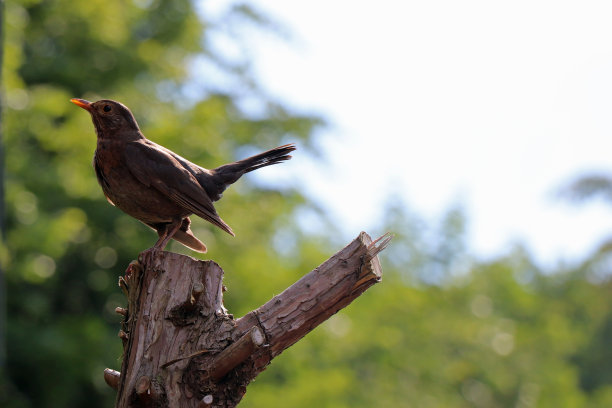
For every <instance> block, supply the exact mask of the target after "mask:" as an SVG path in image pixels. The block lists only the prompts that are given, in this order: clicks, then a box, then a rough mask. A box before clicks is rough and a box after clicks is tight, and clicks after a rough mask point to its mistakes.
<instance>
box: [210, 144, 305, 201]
mask: <svg viewBox="0 0 612 408" xmlns="http://www.w3.org/2000/svg"><path fill="white" fill-rule="evenodd" d="M295 149H296V147H295V144H294V143H290V144H286V145H283V146H279V147H275V148H274V149H270V150H268V151H265V152H263V153H259V154H256V155H255V156H251V157H247V158H246V159H242V160H238V161H237V162H234V163H229V164H225V165H223V166H220V167H217V168H216V169H214V170H213V173H214V174H215V176H216V178H217V181H218V182H219V184H220V185H219V186H218V187H221V188H220V191H219V193H221V192H223V190H225V187H227V186H228V185H230V184H232V183H234V182H235V181H236V180H238V179H239V178H240V177H241V176H242V175H243V174H245V173H248V172H251V171H253V170H257V169H260V168H262V167H266V166H271V165H273V164H277V163H281V162H283V161H286V160H289V159H291V155H290V154H289V153H291V152H292V151H294V150H295Z"/></svg>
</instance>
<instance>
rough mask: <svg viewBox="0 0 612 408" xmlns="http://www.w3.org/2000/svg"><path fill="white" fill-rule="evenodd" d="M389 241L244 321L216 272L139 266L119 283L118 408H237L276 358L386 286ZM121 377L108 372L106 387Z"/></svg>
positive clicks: (199, 265) (195, 263) (344, 254)
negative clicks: (124, 299)
mask: <svg viewBox="0 0 612 408" xmlns="http://www.w3.org/2000/svg"><path fill="white" fill-rule="evenodd" d="M381 238H382V239H379V240H377V241H375V242H372V240H371V239H370V237H369V236H368V235H367V234H366V233H361V234H360V235H359V237H357V238H356V239H355V240H354V241H353V242H351V243H350V244H349V245H347V246H346V247H345V248H344V249H342V250H341V251H339V252H338V253H336V254H335V255H334V256H332V257H331V258H330V259H328V260H327V261H325V262H324V263H323V264H322V265H320V266H319V267H318V268H316V269H315V270H314V271H312V272H310V273H309V274H307V275H305V276H304V277H302V278H301V279H300V280H299V281H297V282H296V283H295V284H293V285H292V286H290V287H289V288H287V289H286V290H285V291H284V292H283V293H281V294H279V295H277V296H275V297H274V298H273V299H271V300H270V301H269V302H267V303H266V304H264V305H262V306H261V307H260V308H258V309H257V310H254V311H252V312H250V313H248V314H247V315H245V316H244V317H242V318H240V319H238V320H234V319H233V317H232V316H231V315H229V314H228V313H227V311H226V309H225V308H224V307H223V290H224V287H223V284H222V281H223V271H222V270H221V268H220V267H219V266H218V265H217V264H216V263H215V262H213V261H200V260H196V259H193V258H190V257H187V256H184V255H179V254H174V253H170V252H156V253H148V254H146V256H145V259H140V262H138V263H136V262H133V263H131V264H130V266H129V267H128V270H127V271H126V276H125V277H123V278H120V286H121V288H122V290H124V292H125V293H126V294H127V296H128V307H127V309H126V310H117V312H118V313H120V314H122V315H124V316H125V320H124V322H123V324H122V329H121V333H122V335H120V337H121V338H122V340H123V342H124V358H123V364H122V368H121V375H120V377H119V381H118V385H116V388H117V389H118V396H117V404H116V406H117V407H121V408H124V407H201V406H211V407H234V406H236V404H238V402H239V401H240V399H241V398H242V397H243V395H244V393H245V392H246V386H247V385H248V384H249V382H250V381H252V380H253V379H254V378H255V377H256V376H257V374H259V373H260V372H261V371H262V370H264V369H265V367H266V366H267V365H268V364H269V363H270V361H271V360H272V359H273V358H274V357H276V356H277V355H278V354H280V353H281V352H282V351H283V350H284V349H286V348H287V347H289V346H291V345H292V344H294V343H295V342H296V341H298V340H299V339H300V338H302V337H304V336H305V335H306V334H307V333H308V332H310V331H311V330H312V329H313V328H315V327H316V326H317V325H319V324H320V323H322V322H323V321H325V320H326V319H328V318H329V317H330V316H331V315H333V314H334V313H336V312H337V311H338V310H340V309H342V308H343V307H345V306H347V305H348V304H349V303H350V302H352V301H353V300H354V299H355V298H357V297H358V296H359V295H361V294H362V293H363V292H364V291H365V290H366V289H368V288H369V287H370V286H371V285H373V284H374V283H376V282H379V281H380V279H381V276H382V269H381V267H380V263H379V261H378V258H377V256H376V255H377V254H378V252H380V251H381V250H382V249H384V248H385V246H386V245H387V244H388V243H389V240H390V237H389V236H383V237H381ZM109 371H111V370H109ZM115 373H116V372H115ZM107 376H108V378H107ZM116 377H117V375H114V374H113V375H111V374H107V373H106V372H105V379H107V382H109V380H111V382H112V381H113V379H114V378H116ZM111 382H109V384H111ZM111 386H112V384H111Z"/></svg>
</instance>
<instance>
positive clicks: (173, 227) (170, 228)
mask: <svg viewBox="0 0 612 408" xmlns="http://www.w3.org/2000/svg"><path fill="white" fill-rule="evenodd" d="M181 225H183V219H182V218H179V219H174V220H172V222H171V223H170V224H166V228H165V229H164V231H163V232H160V233H159V239H158V240H157V242H156V243H155V245H153V248H152V249H154V250H158V251H163V250H164V248H165V247H166V245H168V241H170V239H171V238H172V237H173V236H174V234H176V231H178V230H179V228H181Z"/></svg>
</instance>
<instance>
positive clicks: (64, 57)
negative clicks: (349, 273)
mask: <svg viewBox="0 0 612 408" xmlns="http://www.w3.org/2000/svg"><path fill="white" fill-rule="evenodd" d="M243 25H252V26H255V27H260V28H261V29H264V30H268V29H273V30H275V31H282V30H276V28H275V26H274V23H273V22H271V21H270V20H269V19H267V18H266V17H265V16H264V15H262V14H260V13H258V12H257V11H256V10H253V9H251V8H249V7H247V6H245V5H244V4H237V5H235V6H233V7H228V9H227V11H226V12H225V13H222V14H220V15H219V16H216V17H215V18H212V17H208V16H206V15H204V16H202V15H201V14H198V13H196V11H195V10H194V5H193V4H192V2H190V1H188V0H172V1H171V0H133V1H126V2H108V1H104V2H103V1H99V0H88V1H76V2H75V1H67V0H48V1H42V0H15V1H11V2H9V3H7V4H6V6H5V43H4V66H3V73H2V74H3V80H4V91H5V98H4V102H5V107H6V108H5V112H4V113H5V116H4V118H3V119H4V120H3V123H2V126H3V132H4V143H5V162H6V180H5V183H6V199H7V206H6V213H7V214H6V228H7V243H6V245H5V250H3V251H2V252H1V253H0V256H1V257H2V262H3V265H4V269H5V271H6V276H5V278H6V285H7V295H8V296H7V300H6V301H7V322H6V323H7V324H6V328H7V332H6V333H4V335H5V339H6V343H7V357H6V362H5V366H4V367H3V372H2V378H0V381H1V382H0V406H3V407H11V408H13V407H78V406H88V407H109V406H112V405H113V401H114V392H113V391H112V390H111V389H110V388H108V387H107V386H106V385H105V384H104V381H103V378H102V370H103V369H104V368H105V367H110V368H114V369H118V368H119V366H120V358H121V346H120V341H119V339H118V338H117V331H118V329H119V320H120V319H119V317H118V316H116V315H115V313H114V308H115V307H116V306H120V305H124V304H125V299H124V297H123V295H122V294H121V293H120V291H119V289H118V288H117V286H116V279H117V276H119V275H120V274H122V273H123V270H124V268H125V267H126V266H127V265H128V263H129V262H130V261H131V260H132V259H134V258H135V257H136V256H137V254H138V253H139V252H140V251H141V250H143V249H145V248H148V247H149V246H151V245H152V244H153V243H154V242H155V239H156V236H155V234H154V233H153V232H152V231H150V230H148V229H147V228H146V227H144V226H143V225H141V224H140V223H138V222H137V221H135V220H133V219H130V218H129V217H127V216H125V215H123V214H122V213H121V212H120V211H118V210H117V209H115V208H113V207H112V206H110V205H109V204H108V203H107V202H106V200H105V199H104V197H103V195H102V193H101V191H100V188H99V187H98V185H97V182H96V180H95V175H94V172H93V169H92V168H91V157H92V155H93V151H94V148H95V135H94V131H93V127H92V125H91V123H90V119H89V117H88V115H86V114H85V113H84V112H83V111H82V110H80V109H78V108H76V107H75V106H74V105H72V104H70V103H69V102H68V100H69V99H70V98H71V97H84V98H87V99H91V100H96V99H98V98H101V97H104V98H112V99H117V100H120V101H122V102H124V103H126V104H127V105H128V106H130V108H132V110H133V112H134V113H135V115H136V117H137V119H138V121H139V123H140V125H141V127H142V128H143V130H144V132H145V134H146V135H147V136H148V137H149V138H150V139H152V140H154V141H156V142H159V143H161V144H163V145H165V146H167V147H169V148H171V149H173V150H175V151H177V152H179V153H180V154H183V155H185V156H186V157H188V158H189V159H191V160H193V161H194V162H196V163H199V164H201V165H204V166H207V167H213V166H216V165H219V164H222V163H225V162H227V161H230V160H234V159H237V158H239V157H243V156H245V154H244V153H245V152H246V151H247V150H249V151H250V150H251V149H258V150H261V149H265V148H270V147H273V146H275V145H277V144H279V143H281V142H287V141H293V142H297V143H298V145H299V146H300V150H298V152H297V155H300V154H305V153H304V151H305V150H307V149H304V147H307V146H308V145H309V141H310V139H311V138H312V134H313V130H314V129H315V128H316V127H317V126H319V125H321V124H322V121H321V119H320V118H317V117H312V116H308V115H299V114H296V113H295V112H292V111H290V110H288V109H287V108H284V107H283V106H282V105H280V104H278V103H276V102H275V101H274V100H272V99H271V98H269V97H267V96H266V95H265V93H264V92H263V91H261V90H260V89H259V88H258V87H257V84H256V83H255V82H254V81H253V78H251V77H250V76H249V61H248V58H229V57H228V56H227V55H225V54H223V53H222V52H219V50H216V48H215V47H214V46H213V45H212V44H213V42H211V38H213V37H214V36H215V35H223V36H225V37H227V38H230V39H231V41H233V44H234V45H235V47H236V49H239V50H240V49H243V48H244V47H245V43H244V42H242V41H243V39H241V37H240V35H239V34H237V33H240V27H241V26H243ZM194 67H195V68H194ZM211 67H214V69H213V68H211ZM199 69H201V70H203V72H206V73H207V74H208V75H210V77H209V78H208V77H205V78H202V77H201V75H200V72H201V71H199ZM217 82H219V83H221V84H223V86H222V85H217ZM227 84H230V85H227ZM245 101H247V102H248V103H245ZM252 101H256V105H257V106H259V109H257V110H256V111H253V110H252V109H247V108H246V106H252V105H253V103H252ZM245 146H247V148H246V149H245ZM278 169H279V168H278V167H277V168H275V170H276V171H280V170H278ZM217 207H218V210H219V212H220V214H221V215H222V217H223V218H224V219H225V220H226V221H227V222H228V223H229V224H230V225H232V227H233V228H234V230H235V231H236V233H237V236H236V237H235V238H232V237H230V236H229V235H227V234H225V233H223V232H222V231H220V230H218V229H215V228H213V227H211V226H210V225H208V224H206V223H205V222H204V221H201V220H194V224H193V229H194V231H195V232H196V235H198V236H199V237H201V238H202V240H203V241H204V242H205V243H206V244H207V245H208V247H209V250H210V253H209V256H211V257H212V258H214V259H215V260H216V261H217V262H219V264H220V265H221V266H222V267H223V268H224V270H225V273H226V274H225V280H226V285H227V286H228V288H229V291H228V292H227V293H226V295H225V303H226V306H227V307H228V308H229V309H230V311H231V312H232V313H234V314H235V315H236V316H241V315H243V314H244V313H246V312H248V311H249V310H251V309H253V308H255V307H257V306H259V305H260V304H261V303H263V302H265V301H267V300H268V299H270V297H272V296H273V295H274V294H275V293H279V292H280V291H282V290H283V289H284V288H285V287H287V286H288V285H290V284H291V283H292V282H294V281H295V280H296V279H297V278H298V277H299V276H301V275H302V274H304V273H306V272H308V271H310V270H311V269H312V268H313V267H315V266H317V265H318V264H319V263H320V262H321V261H323V260H324V259H326V258H327V257H328V256H329V255H331V254H332V253H333V252H335V251H336V250H338V249H339V248H338V247H337V245H335V244H332V242H333V235H334V226H333V224H332V223H331V222H330V221H329V220H325V217H324V215H322V214H320V212H317V209H316V208H310V204H309V203H308V202H307V201H306V199H305V198H304V197H302V196H301V195H300V194H299V192H298V191H296V190H294V189H292V188H290V187H284V188H282V189H279V188H274V189H272V188H269V187H266V186H263V185H259V184H256V183H253V178H251V177H249V176H247V177H245V179H244V180H242V181H240V182H239V183H238V184H237V185H235V186H233V187H232V188H231V189H230V190H229V191H228V192H227V193H226V194H225V198H224V199H223V200H221V202H219V204H218V206H217ZM246 208H248V213H246V212H245V209H246ZM305 208H310V210H309V214H310V216H312V214H315V215H317V214H318V216H319V217H321V218H322V220H321V221H322V224H321V225H323V226H324V227H325V228H324V230H323V231H321V233H320V234H319V235H318V236H312V235H307V234H305V233H304V232H303V231H302V230H300V228H299V227H298V226H297V225H298V224H297V223H296V221H295V218H296V216H297V215H299V214H304V209H305ZM386 230H390V231H393V232H395V233H396V238H395V240H394V241H393V242H392V245H391V246H390V247H389V248H388V249H387V250H386V251H385V252H384V253H383V254H382V258H383V260H384V270H385V277H384V281H383V283H382V284H380V285H377V286H375V287H374V288H372V289H371V290H369V291H368V292H367V293H365V294H364V295H363V296H361V297H360V298H359V299H358V300H357V301H356V302H355V303H354V304H353V305H351V306H350V307H348V308H347V309H345V310H343V311H342V312H340V313H338V314H337V315H335V316H334V317H332V318H331V319H330V320H329V321H327V322H325V323H324V324H323V325H322V326H321V327H320V328H318V329H317V330H315V331H313V332H312V333H311V334H309V335H308V336H307V337H306V338H305V339H303V340H302V341H300V342H298V343H297V344H296V345H294V346H293V347H292V348H290V349H289V350H287V351H286V352H285V353H284V354H283V355H282V356H280V357H278V358H277V359H276V360H274V362H273V364H272V365H271V366H270V368H268V369H267V370H266V371H265V372H264V373H262V374H261V375H260V376H259V377H258V378H257V380H256V381H255V382H254V383H253V384H251V385H250V387H249V391H248V392H247V395H246V397H245V400H244V402H243V405H244V406H245V407H270V406H293V407H307V406H308V407H309V406H312V405H317V406H320V407H401V406H405V407H440V406H444V407H468V406H476V407H506V406H507V407H510V406H512V407H535V406H538V407H558V406H563V407H582V406H593V407H609V406H612V385H611V384H612V369H611V368H610V367H612V352H611V351H610V350H611V348H610V347H609V345H610V340H609V339H610V336H611V335H612V296H611V295H612V293H611V290H612V286H611V285H612V284H611V283H610V280H609V259H610V258H609V253H610V249H609V248H612V246H610V247H603V246H602V250H601V251H598V253H597V254H596V256H594V257H593V259H590V260H587V261H586V262H585V263H584V264H583V265H580V266H578V267H573V268H569V267H564V266H563V265H561V266H559V267H558V268H557V269H556V270H554V271H550V270H541V269H540V268H539V267H538V266H537V265H535V264H534V263H533V262H532V260H531V259H530V256H529V254H528V251H527V250H525V249H521V248H517V249H516V251H514V252H513V253H511V254H509V255H507V256H505V257H500V258H499V259H494V260H487V261H483V260H477V259H472V258H471V257H470V256H469V254H468V253H467V252H466V249H465V247H464V238H463V234H464V231H465V220H464V217H463V215H462V211H461V209H460V208H452V209H450V210H449V211H448V213H447V215H446V216H445V217H444V219H443V220H442V221H441V222H440V225H439V226H427V225H424V223H423V222H422V221H421V220H420V219H419V218H418V216H415V215H413V214H410V213H409V212H408V211H407V210H406V206H405V205H403V204H402V203H393V202H392V203H391V204H390V205H389V208H388V211H387V219H386V220H384V221H381V226H380V232H381V233H382V232H383V231H386ZM169 249H171V250H173V251H179V252H184V253H189V252H188V250H186V249H184V248H183V247H182V246H180V245H171V246H170V248H169ZM190 255H193V253H191V254H190Z"/></svg>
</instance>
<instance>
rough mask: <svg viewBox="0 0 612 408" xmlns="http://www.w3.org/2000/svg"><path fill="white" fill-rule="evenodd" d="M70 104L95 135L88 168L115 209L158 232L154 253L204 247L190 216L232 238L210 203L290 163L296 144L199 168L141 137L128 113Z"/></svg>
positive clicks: (103, 103)
mask: <svg viewBox="0 0 612 408" xmlns="http://www.w3.org/2000/svg"><path fill="white" fill-rule="evenodd" d="M71 102H73V103H74V104H76V105H78V106H80V107H81V108H83V109H85V110H87V111H88V112H89V113H90V114H91V118H92V121H93V124H94V126H95V128H96V134H97V136H98V145H97V148H96V152H95V154H94V160H93V166H94V169H95V171H96V175H97V177H98V182H99V183H100V186H102V190H103V191H104V195H105V196H106V198H107V199H108V201H109V202H110V203H111V204H113V205H114V206H116V207H118V208H119V209H121V210H122V211H123V212H125V213H126V214H128V215H131V216H132V217H134V218H136V219H138V220H140V221H142V222H143V223H145V224H146V225H148V226H149V227H151V228H153V229H154V230H156V231H157V233H158V235H159V239H158V240H157V242H156V243H155V245H154V246H153V248H151V249H153V250H163V249H164V248H165V247H166V245H167V243H168V241H169V240H170V238H174V239H175V240H177V241H179V242H180V243H182V244H183V245H185V246H187V247H189V248H191V249H193V250H194V251H198V252H206V246H205V245H204V244H203V243H202V242H201V241H200V240H199V239H198V238H196V237H195V236H194V235H193V233H192V232H191V229H190V228H189V224H190V222H191V221H190V220H189V216H190V215H191V214H195V215H197V216H199V217H201V218H203V219H205V220H206V221H209V222H211V223H212V224H214V225H216V226H217V227H219V228H221V229H222V230H224V231H226V232H228V233H229V234H231V235H234V232H233V231H232V229H231V228H230V226H229V225H227V224H226V223H225V221H223V220H222V219H221V217H219V215H218V214H217V211H216V210H215V207H214V206H213V202H214V201H217V200H219V199H220V198H221V195H222V193H223V191H224V190H225V189H226V188H227V187H228V186H229V185H230V184H232V183H234V182H235V181H236V180H238V179H239V178H240V177H241V176H242V175H243V174H245V173H248V172H250V171H253V170H256V169H259V168H261V167H265V166H270V165H272V164H276V163H280V162H282V161H285V160H289V159H290V158H291V156H290V155H289V153H290V152H292V151H293V150H295V145H293V144H288V145H284V146H279V147H277V148H274V149H271V150H268V151H267V152H263V153H260V154H258V155H255V156H252V157H249V158H246V159H243V160H239V161H237V162H234V163H229V164H225V165H223V166H220V167H217V168H215V169H212V170H208V169H205V168H202V167H200V166H198V165H195V164H193V163H191V162H190V161H188V160H187V159H184V158H182V157H181V156H179V155H177V154H176V153H174V152H172V151H170V150H168V149H166V148H165V147H163V146H160V145H158V144H156V143H153V142H152V141H150V140H148V139H147V138H145V137H144V135H143V134H142V132H141V131H140V128H139V127H138V124H137V123H136V119H134V116H133V115H132V112H130V110H129V109H128V108H127V107H126V106H124V105H122V104H121V103H119V102H116V101H112V100H109V99H103V100H100V101H97V102H89V101H86V100H84V99H71Z"/></svg>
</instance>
